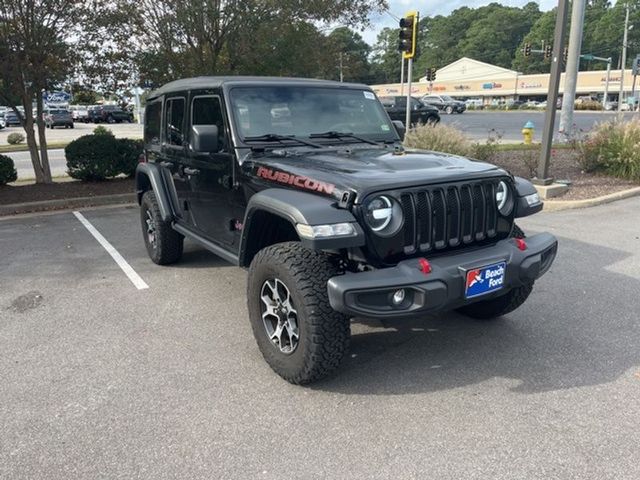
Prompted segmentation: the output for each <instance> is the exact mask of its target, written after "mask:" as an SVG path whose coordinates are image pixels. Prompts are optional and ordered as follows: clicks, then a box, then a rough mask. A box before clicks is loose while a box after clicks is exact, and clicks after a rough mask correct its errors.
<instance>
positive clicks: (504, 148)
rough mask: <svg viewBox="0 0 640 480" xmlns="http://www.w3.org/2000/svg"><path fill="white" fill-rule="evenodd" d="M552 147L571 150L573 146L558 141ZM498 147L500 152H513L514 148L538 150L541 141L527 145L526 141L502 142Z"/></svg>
mask: <svg viewBox="0 0 640 480" xmlns="http://www.w3.org/2000/svg"><path fill="white" fill-rule="evenodd" d="M551 148H553V149H554V150H570V149H571V148H573V147H572V146H571V145H570V144H568V143H556V144H555V145H552V146H551ZM496 149H497V150H498V151H499V152H512V151H514V150H538V149H540V144H539V143H532V144H531V145H525V144H524V143H502V144H499V145H496Z"/></svg>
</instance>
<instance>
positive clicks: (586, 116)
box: [0, 110, 637, 180]
mask: <svg viewBox="0 0 640 480" xmlns="http://www.w3.org/2000/svg"><path fill="white" fill-rule="evenodd" d="M633 115H634V114H633V113H625V118H631V117H632V116H633ZM636 115H637V114H636ZM615 116H616V114H615V113H610V112H576V114H575V116H574V119H575V124H576V126H577V128H578V129H579V130H581V131H584V132H587V131H588V130H590V129H591V128H592V127H593V125H594V124H595V123H598V122H602V121H605V120H612V119H614V118H615ZM529 120H531V121H532V122H533V123H534V124H535V126H536V132H535V134H534V141H537V142H539V141H540V140H541V131H542V126H543V123H544V112H537V111H529V110H523V111H515V112H496V111H470V112H465V113H463V114H462V115H456V114H454V115H446V114H442V123H444V124H452V125H454V126H456V127H457V128H459V129H461V130H463V131H464V132H465V133H466V134H467V136H468V137H469V138H471V139H472V140H474V141H480V142H483V141H485V140H486V139H487V137H488V134H489V131H490V130H491V129H495V131H496V132H498V133H499V134H500V135H502V142H506V143H513V142H521V141H522V133H521V130H522V127H523V126H524V124H525V123H526V122H527V121H529ZM557 121H559V118H557ZM556 125H557V123H556ZM16 128H17V127H16ZM16 128H13V130H14V131H15V130H16ZM93 128H95V125H93V124H88V125H87V124H77V127H76V128H75V129H73V130H64V129H55V130H53V131H47V133H48V137H47V138H49V140H50V141H54V140H55V141H61V140H66V141H70V140H71V139H73V138H77V137H79V136H81V135H86V134H88V133H91V130H92V129H93ZM107 128H111V129H113V131H114V133H115V134H116V136H119V137H132V138H140V137H141V136H142V129H141V126H140V125H136V124H116V125H107ZM7 130H10V129H5V130H3V131H2V132H6V131H7ZM2 132H0V134H1V133H2ZM5 136H6V135H5ZM2 143H3V141H2V138H0V144H2ZM7 155H9V156H10V157H11V158H13V159H14V161H15V162H16V166H17V168H18V178H19V179H22V180H26V179H32V178H34V173H33V168H32V167H31V160H30V157H29V154H28V153H27V152H16V153H9V154H7ZM49 155H50V161H51V169H52V174H53V175H54V176H59V175H65V172H66V162H65V159H64V152H63V151H62V150H50V153H49Z"/></svg>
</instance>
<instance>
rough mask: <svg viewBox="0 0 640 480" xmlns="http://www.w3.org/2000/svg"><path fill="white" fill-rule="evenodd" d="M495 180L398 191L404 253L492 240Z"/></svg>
mask: <svg viewBox="0 0 640 480" xmlns="http://www.w3.org/2000/svg"><path fill="white" fill-rule="evenodd" d="M498 181H499V180H493V181H492V180H483V181H476V182H472V183H463V184H456V185H442V186H440V185H439V186H435V187H425V188H421V189H416V190H412V191H407V192H402V193H401V194H400V203H401V205H402V209H403V211H404V218H405V224H404V253H405V254H412V253H416V252H430V251H437V250H444V249H447V248H454V247H458V246H460V245H468V244H472V243H479V242H482V241H484V240H488V239H493V238H494V237H496V236H497V235H498V232H497V222H498V210H497V206H496V201H495V195H496V193H495V192H496V186H497V183H498Z"/></svg>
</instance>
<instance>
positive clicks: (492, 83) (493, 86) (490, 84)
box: [482, 82, 502, 90]
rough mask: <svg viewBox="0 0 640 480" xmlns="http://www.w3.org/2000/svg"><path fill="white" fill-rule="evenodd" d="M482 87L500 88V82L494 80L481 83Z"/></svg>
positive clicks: (487, 88) (486, 88)
mask: <svg viewBox="0 0 640 480" xmlns="http://www.w3.org/2000/svg"><path fill="white" fill-rule="evenodd" d="M482 88H483V89H484V90H493V89H494V88H502V84H501V83H496V82H490V83H483V84H482Z"/></svg>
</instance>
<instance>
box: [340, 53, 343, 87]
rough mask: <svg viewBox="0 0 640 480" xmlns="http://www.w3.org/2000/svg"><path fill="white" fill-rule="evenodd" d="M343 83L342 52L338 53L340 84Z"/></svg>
mask: <svg viewBox="0 0 640 480" xmlns="http://www.w3.org/2000/svg"><path fill="white" fill-rule="evenodd" d="M342 82H344V75H342V52H340V83H342Z"/></svg>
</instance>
